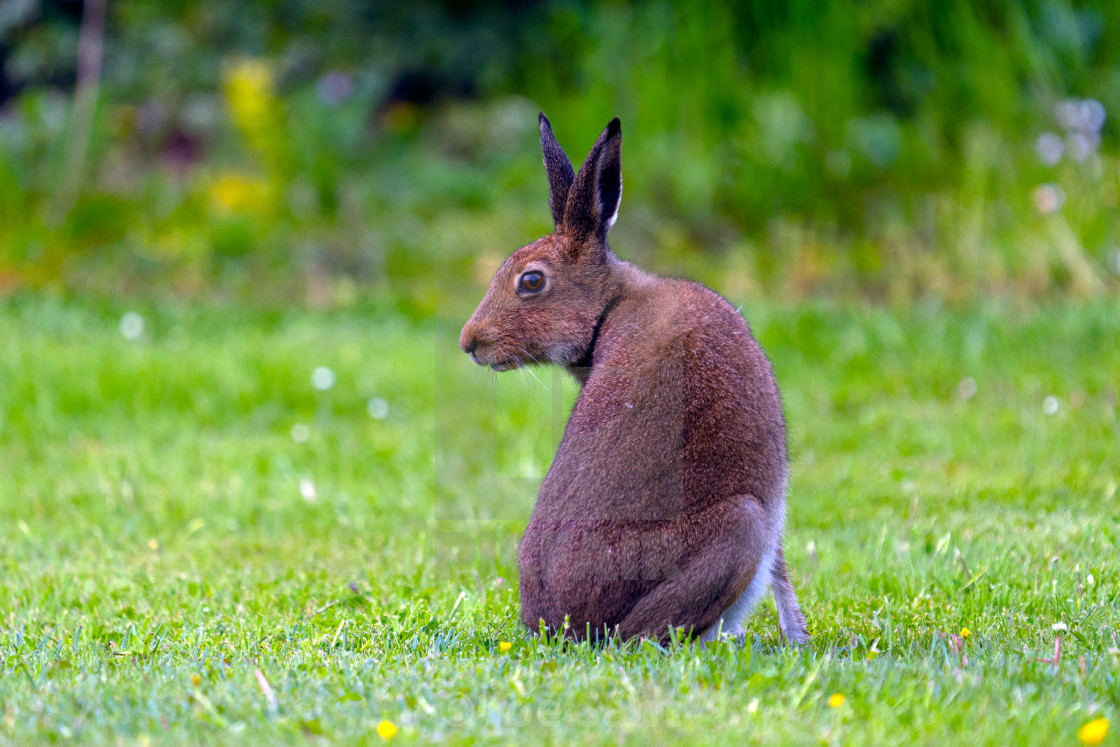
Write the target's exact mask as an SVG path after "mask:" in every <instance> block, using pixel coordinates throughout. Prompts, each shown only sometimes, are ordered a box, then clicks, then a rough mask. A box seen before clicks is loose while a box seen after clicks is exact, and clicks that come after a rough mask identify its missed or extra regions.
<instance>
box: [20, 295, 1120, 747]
mask: <svg viewBox="0 0 1120 747" xmlns="http://www.w3.org/2000/svg"><path fill="white" fill-rule="evenodd" d="M126 311H128V307H125V306H121V305H119V304H113V305H97V304H93V303H89V302H82V303H73V302H67V303H63V302H59V301H55V300H52V299H51V298H49V297H47V298H31V297H28V296H17V297H16V298H14V299H11V300H8V301H6V302H3V303H0V381H3V382H4V386H3V387H0V464H2V465H3V469H2V470H0V573H2V574H3V577H4V583H3V584H0V610H3V614H2V615H0V741H5V742H12V743H17V744H23V743H29V742H33V741H46V740H51V741H53V740H56V739H66V738H74V739H78V740H81V741H87V742H103V741H109V742H113V741H120V740H123V741H127V742H133V741H136V742H147V741H150V742H152V743H182V742H191V743H199V742H205V743H208V744H209V743H230V744H233V743H237V744H244V743H257V742H265V741H267V742H276V741H282V742H297V741H304V740H306V739H308V738H314V737H317V736H322V737H325V738H327V739H330V740H332V741H338V742H354V741H372V742H379V741H380V739H379V738H378V737H376V736H375V735H374V734H375V731H374V730H375V728H376V726H377V725H378V723H379V722H380V721H382V720H389V721H392V722H393V723H394V724H396V725H398V726H399V727H400V733H399V734H398V735H397V736H396V737H395V739H397V740H400V741H401V742H412V741H418V742H419V741H423V742H432V741H451V742H455V743H477V742H490V741H495V742H499V741H500V742H508V741H515V740H519V739H520V740H521V741H524V740H525V739H526V738H527V739H529V740H530V741H534V742H543V743H573V742H591V743H616V742H618V741H627V742H650V741H654V742H656V743H665V742H680V743H685V744H695V743H728V744H742V743H744V742H754V743H766V744H771V743H772V744H791V743H792V744H808V743H814V744H816V743H820V742H826V743H838V744H847V743H854V742H861V743H869V744H878V743H890V744H899V743H907V744H908V743H931V744H932V743H947V742H953V741H959V740H960V739H962V738H965V735H967V739H968V741H970V742H975V743H979V744H1007V743H1014V744H1031V743H1034V744H1055V743H1073V742H1074V740H1075V738H1076V737H1075V735H1076V732H1077V729H1078V728H1079V727H1080V726H1081V725H1082V724H1084V723H1085V722H1087V721H1089V720H1090V719H1092V718H1095V717H1097V716H1105V717H1107V718H1109V719H1110V720H1111V721H1112V723H1113V725H1114V728H1115V724H1116V723H1117V722H1118V720H1120V690H1118V689H1117V682H1120V679H1118V677H1117V674H1118V671H1117V666H1118V665H1117V659H1116V641H1115V637H1116V634H1117V633H1116V631H1117V628H1118V626H1120V592H1118V588H1120V587H1118V585H1117V584H1118V577H1117V573H1116V568H1115V558H1116V555H1117V552H1118V543H1120V522H1118V517H1120V511H1117V500H1118V494H1117V483H1118V481H1120V450H1118V449H1117V448H1116V446H1117V443H1118V439H1120V432H1118V425H1117V382H1116V378H1115V373H1116V371H1117V370H1120V348H1118V347H1117V346H1116V345H1115V344H1114V343H1115V340H1117V339H1120V313H1118V309H1117V306H1116V304H1115V303H1114V302H1107V303H1105V302H1097V303H1094V304H1090V305H1088V306H1053V307H1050V308H1047V309H1044V310H1041V311H1038V310H1036V311H1031V312H1027V311H1024V310H1023V309H1022V308H1021V307H1017V306H1011V305H1009V306H1000V305H986V306H981V307H976V308H972V309H970V310H967V311H954V312H945V311H939V310H937V309H936V308H933V307H930V306H916V307H914V308H913V309H912V310H911V311H909V312H907V313H904V314H889V313H887V312H884V311H881V310H867V309H863V310H853V309H844V308H837V307H834V306H829V305H823V304H810V305H806V306H805V307H803V308H800V309H798V310H788V309H783V308H781V307H778V306H769V305H763V306H756V305H751V306H749V307H748V308H747V310H746V313H747V316H748V318H749V319H750V320H751V323H752V326H753V328H754V330H755V331H756V333H757V334H758V336H759V338H760V339H761V341H762V342H763V344H764V345H765V346H766V348H767V350H768V351H769V353H770V355H771V357H772V359H773V361H774V365H775V369H776V372H777V375H778V378H779V381H780V382H781V384H782V386H783V392H784V397H785V402H786V406H787V412H788V417H789V421H790V423H791V429H792V430H791V447H792V453H793V456H794V462H793V480H792V495H791V501H790V517H789V536H788V542H787V547H788V555H789V557H790V563H791V567H792V569H793V573H794V578H795V582H796V584H797V586H798V588H799V593H800V595H801V599H802V602H803V604H804V606H805V609H806V613H807V616H808V619H809V625H810V629H811V631H812V633H813V635H814V643H813V646H812V647H811V648H808V649H805V650H803V651H796V650H790V649H787V648H784V647H783V646H782V645H781V644H780V643H779V641H778V640H777V636H776V626H775V623H774V611H773V606H772V603H770V602H766V603H765V604H763V605H762V607H761V609H760V610H759V612H758V613H757V614H756V615H755V616H754V617H752V618H751V620H750V624H749V637H748V639H747V642H746V644H745V645H744V646H738V645H735V644H732V643H722V644H719V645H716V646H713V647H710V648H705V649H702V650H693V649H691V648H689V647H687V645H686V644H675V645H674V646H672V647H671V648H672V650H671V651H670V652H669V653H666V652H664V651H661V650H659V649H658V648H657V647H655V646H652V645H649V644H631V645H628V646H608V647H605V648H601V649H596V648H589V647H587V646H572V645H568V644H562V643H560V642H558V641H553V640H547V639H541V638H538V637H536V636H533V635H530V634H529V633H528V632H527V631H525V630H523V629H522V628H521V627H520V624H519V622H518V610H517V597H516V586H517V582H516V541H517V537H518V536H519V534H520V532H521V531H522V529H523V527H524V525H525V521H526V519H527V517H528V514H529V511H530V508H531V505H532V502H533V497H534V495H535V488H536V485H537V483H538V482H539V480H540V479H541V477H542V476H543V473H544V470H545V469H547V465H548V462H549V459H550V458H551V454H552V451H553V448H554V447H555V440H556V438H557V437H558V435H559V428H560V427H562V425H563V422H564V417H565V415H566V410H567V406H566V403H567V402H568V401H570V397H571V394H572V389H571V384H570V383H569V382H566V380H565V379H563V378H560V377H559V376H557V377H553V376H552V375H551V372H548V371H540V372H538V373H537V374H536V375H535V376H533V375H530V374H529V373H528V372H521V373H510V374H503V375H500V376H497V377H496V378H495V377H494V376H493V375H492V374H489V373H488V372H486V371H483V370H480V369H478V368H476V367H474V366H472V365H471V364H470V362H469V361H468V360H467V359H466V357H465V356H463V355H462V354H461V353H459V352H458V351H457V349H456V346H455V334H456V329H455V328H454V326H453V325H450V324H445V323H442V322H427V323H424V324H419V325H418V324H413V323H408V322H405V321H403V320H402V319H401V318H400V317H399V316H395V315H392V314H387V313H385V310H384V309H381V308H375V307H359V308H356V309H353V310H350V311H346V312H334V313H329V314H328V313H307V312H298V313H297V312H266V311H253V310H249V309H246V308H243V307H239V306H234V305H226V306H210V307H205V308H204V307H199V306H194V307H184V306H178V305H174V304H171V305H168V304H160V305H158V306H157V305H152V306H147V305H144V306H141V307H139V308H138V309H136V310H133V311H132V312H131V313H132V314H135V313H136V311H139V313H140V314H141V315H142V316H140V317H136V316H131V315H128V316H126ZM122 331H124V332H127V333H128V337H126V336H123V335H122ZM317 366H327V367H329V368H330V369H331V370H332V371H333V372H334V373H335V381H334V385H333V387H331V388H329V389H326V390H322V391H318V390H316V389H314V388H313V387H312V383H311V379H312V371H313V369H314V368H315V367H317ZM1049 397H1053V398H1054V400H1053V402H1052V403H1049V402H1048V399H1047V398H1049ZM374 399H376V400H383V402H381V403H379V404H378V403H375V404H371V403H370V400H374ZM371 413H372V414H375V415H377V416H378V417H376V418H375V417H371ZM1054 626H1058V628H1059V629H1055V627H1054ZM1061 626H1064V629H1060V628H1061ZM963 628H967V629H968V630H969V635H968V637H967V638H963V639H962V638H961V637H960V634H961V631H962V629H963ZM1059 636H1060V637H1061V657H1060V659H1059V660H1058V662H1057V663H1056V664H1051V663H1048V662H1047V661H1043V660H1046V659H1050V658H1051V657H1053V654H1054V645H1055V640H1056V639H1057V638H1058V637H1059ZM501 641H507V642H510V643H512V646H511V648H510V650H509V651H508V652H507V651H502V650H501V647H500V645H499V643H500V642H501ZM258 671H259V672H260V676H261V678H263V681H264V683H266V684H265V685H262V684H261V680H260V679H258V677H257V674H256V673H257V672H258ZM266 687H267V691H266V689H265V688H266ZM269 692H271V695H269V694H268V693H269ZM834 693H839V694H842V695H844V696H845V702H844V703H843V704H842V705H839V706H837V707H830V706H829V704H828V699H829V697H830V696H831V695H832V694H834Z"/></svg>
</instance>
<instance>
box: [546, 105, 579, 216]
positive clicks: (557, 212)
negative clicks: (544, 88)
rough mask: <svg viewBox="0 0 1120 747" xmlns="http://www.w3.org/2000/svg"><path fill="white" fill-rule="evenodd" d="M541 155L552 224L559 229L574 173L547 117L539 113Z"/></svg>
mask: <svg viewBox="0 0 1120 747" xmlns="http://www.w3.org/2000/svg"><path fill="white" fill-rule="evenodd" d="M540 124H541V153H542V154H543V155H544V171H545V173H546V174H547V175H548V206H549V207H550V208H552V222H553V223H555V224H556V227H557V228H560V224H561V223H563V222H564V209H565V207H566V206H567V204H568V192H570V191H571V189H572V180H574V179H575V178H576V172H575V171H573V170H572V162H571V161H569V160H568V156H567V155H565V154H564V149H563V148H561V147H560V143H558V142H556V136H555V135H553V134H552V125H550V124H549V123H548V117H546V116H545V115H544V112H541V118H540Z"/></svg>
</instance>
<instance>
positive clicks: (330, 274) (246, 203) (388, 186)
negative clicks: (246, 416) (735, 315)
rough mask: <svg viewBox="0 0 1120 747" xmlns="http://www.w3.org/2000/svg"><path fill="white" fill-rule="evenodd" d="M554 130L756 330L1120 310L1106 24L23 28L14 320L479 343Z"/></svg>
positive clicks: (634, 230) (39, 17) (13, 93)
mask: <svg viewBox="0 0 1120 747" xmlns="http://www.w3.org/2000/svg"><path fill="white" fill-rule="evenodd" d="M540 110H543V111H545V112H546V113H547V114H548V115H549V116H550V118H551V119H552V122H553V126H554V129H555V131H556V133H557V136H558V138H559V140H560V142H561V144H562V145H563V146H564V147H565V148H566V150H567V151H568V154H569V156H570V157H571V158H572V159H573V160H575V162H576V164H577V165H578V163H579V162H580V160H581V159H582V158H583V156H584V154H586V152H587V149H588V148H589V147H590V145H591V143H592V142H593V140H594V138H595V137H596V136H597V135H598V133H599V132H600V130H601V129H602V128H603V126H604V125H605V124H606V122H607V121H608V120H609V119H610V117H612V116H614V115H616V114H617V115H619V116H621V118H622V122H623V131H624V138H625V146H624V149H623V163H624V178H625V183H626V192H625V199H624V201H623V206H622V212H621V219H620V221H619V223H618V225H617V226H616V228H615V230H614V231H613V232H612V244H613V245H614V247H615V249H616V250H617V251H618V252H619V253H620V254H621V255H622V256H624V257H625V258H627V259H632V260H636V261H638V262H639V263H642V264H645V265H647V266H648V267H650V268H652V269H655V270H658V271H662V272H668V273H681V274H686V275H689V276H691V277H693V278H696V279H700V280H703V281H707V282H709V283H711V284H713V285H714V286H715V287H716V288H717V289H719V290H721V291H722V292H724V293H725V294H727V295H729V296H730V297H733V298H735V299H737V300H742V299H745V298H749V297H756V296H763V297H768V298H778V299H792V300H797V299H801V298H805V297H807V296H828V297H842V298H852V299H867V300H871V301H876V302H887V303H890V304H906V303H908V302H911V301H913V300H923V299H931V298H932V299H936V300H937V301H939V302H940V301H944V302H949V303H953V302H962V301H968V300H969V299H973V298H976V297H980V296H983V297H990V296H993V295H995V296H1014V297H1016V298H1022V299H1027V300H1030V301H1037V300H1041V299H1045V298H1047V297H1052V296H1056V295H1060V296H1075V297H1078V298H1087V297H1092V296H1101V295H1108V294H1115V293H1116V291H1117V290H1118V289H1120V212H1118V210H1117V207H1118V194H1120V160H1118V152H1120V151H1118V145H1120V138H1118V129H1117V113H1120V5H1118V4H1116V3H1115V2H1112V1H1111V0H1101V2H1085V3H1081V2H1077V3H1074V2H1068V1H1067V0H1029V1H1028V2H1022V3H1005V2H1002V1H998V2H997V1H988V2H984V1H980V2H977V1H974V0H969V1H967V2H966V1H964V0H876V1H874V2H861V3H849V2H830V1H827V0H825V1H814V2H806V1H804V0H791V1H790V2H785V3H773V2H770V1H769V0H765V1H763V0H756V1H754V2H742V3H735V4H724V3H718V2H706V1H698V2H692V3H688V4H687V5H682V4H672V3H657V2H654V3H636V2H635V3H631V2H597V1H592V0H587V1H583V0H566V1H564V2H512V1H511V2H466V1H463V0H443V1H439V0H420V1H419V2H410V3H396V2H367V1H366V0H261V1H260V2H253V3H246V2H243V1H242V0H182V1H181V2H176V3H164V2H143V1H141V0H87V2H85V3H83V2H80V0H3V2H2V3H0V294H8V295H11V294H18V293H20V292H21V291H36V292H43V291H46V292H53V293H59V294H64V295H89V296H100V297H120V296H121V295H135V296H141V297H147V298H163V297H171V296H174V297H179V298H185V299H198V298H214V297H217V298H222V299H237V300H245V301H249V302H253V303H262V304H267V305H271V304H288V303H292V302H298V303H301V304H307V305H311V306H329V307H335V306H347V305H353V304H363V303H365V302H367V301H369V300H370V299H376V303H377V304H378V306H380V307H384V308H385V309H387V310H393V311H396V312H400V313H404V314H406V315H409V316H413V317H430V316H432V315H437V316H438V315H442V314H444V313H447V314H454V315H461V314H463V313H466V312H469V310H470V308H471V306H473V303H474V302H475V300H477V294H478V286H479V285H481V284H483V283H485V282H486V280H487V279H488V277H489V274H490V272H491V271H492V269H493V267H494V266H495V265H496V264H497V262H498V261H500V259H501V258H503V257H504V256H505V255H506V254H507V253H509V252H510V251H511V250H512V249H514V248H516V247H517V246H519V245H521V244H524V243H527V242H528V241H530V240H532V239H534V238H536V237H537V236H539V235H541V234H543V233H546V232H547V231H548V230H550V228H551V224H550V221H549V212H548V209H547V187H546V183H545V179H544V172H543V168H542V167H541V163H540V157H539V153H538V144H537V120H536V115H537V112H538V111H540ZM440 278H444V279H447V278H452V279H455V281H454V282H442V281H441V280H440ZM460 296H461V297H460Z"/></svg>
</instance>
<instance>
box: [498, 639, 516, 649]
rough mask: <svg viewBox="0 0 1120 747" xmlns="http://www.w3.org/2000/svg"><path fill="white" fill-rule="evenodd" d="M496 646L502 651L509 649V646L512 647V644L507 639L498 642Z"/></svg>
mask: <svg viewBox="0 0 1120 747" xmlns="http://www.w3.org/2000/svg"><path fill="white" fill-rule="evenodd" d="M498 648H500V649H501V650H502V651H509V650H510V649H511V648H513V644H512V643H510V642H509V641H502V642H501V643H499V644H498Z"/></svg>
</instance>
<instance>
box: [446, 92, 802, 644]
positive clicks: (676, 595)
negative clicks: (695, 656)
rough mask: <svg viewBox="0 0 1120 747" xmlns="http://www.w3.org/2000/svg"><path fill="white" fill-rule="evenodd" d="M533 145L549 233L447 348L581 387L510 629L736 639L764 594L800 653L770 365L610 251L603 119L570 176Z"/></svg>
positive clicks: (706, 308) (548, 147)
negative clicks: (556, 371) (550, 367)
mask: <svg viewBox="0 0 1120 747" xmlns="http://www.w3.org/2000/svg"><path fill="white" fill-rule="evenodd" d="M540 135H541V148H542V149H543V150H544V165H545V171H546V172H547V174H548V185H549V190H550V205H551V208H552V218H553V220H554V222H555V224H556V231H555V232H554V233H551V234H549V235H548V236H545V237H544V238H541V239H538V240H537V241H534V242H533V243H531V244H529V245H528V246H525V247H522V248H521V249H518V250H517V251H516V252H514V253H513V254H512V255H511V256H510V257H509V258H508V259H507V260H506V261H505V263H503V264H502V266H501V267H500V268H499V269H498V271H497V274H495V276H494V279H493V281H492V282H491V284H490V288H489V290H488V291H487V292H486V295H485V296H484V297H483V299H482V302H481V303H480V304H479V306H478V308H477V309H476V310H475V312H474V314H473V315H472V316H471V318H470V321H468V322H467V324H466V326H464V327H463V332H462V336H461V337H460V338H459V345H460V347H462V349H463V351H464V352H466V353H468V354H469V355H470V357H471V360H473V361H474V362H475V363H477V364H479V365H483V366H489V367H491V368H492V369H494V370H496V371H507V370H510V369H513V368H517V367H519V366H524V365H529V364H537V363H555V364H557V365H560V366H564V367H565V368H567V370H568V371H569V372H571V374H572V375H573V376H574V377H575V378H576V379H577V380H578V382H579V383H580V385H581V390H580V393H579V397H578V399H577V400H576V403H575V407H574V408H573V409H572V413H571V417H570V418H569V420H568V425H567V428H566V430H565V432H564V437H563V439H562V441H561V442H560V447H559V449H558V450H557V452H556V459H555V460H554V461H553V463H552V467H551V468H550V469H549V471H548V476H547V477H546V478H545V480H544V483H543V484H542V485H541V489H540V495H539V497H538V499H537V504H536V507H535V508H534V509H533V515H532V518H531V519H530V521H529V526H528V528H527V529H526V531H525V536H524V537H523V538H522V541H521V546H520V550H519V554H518V555H519V565H520V571H521V607H522V609H521V618H522V620H523V621H524V622H525V624H526V625H527V626H529V627H530V628H531V629H534V630H535V629H537V627H538V626H539V624H540V621H542V620H543V621H544V623H545V624H546V625H547V626H548V627H549V628H550V629H551V630H553V631H558V630H564V629H565V623H566V622H567V623H568V626H567V628H566V630H567V635H569V636H572V637H575V638H576V639H582V638H584V637H586V636H592V637H595V638H601V637H603V636H605V635H614V636H618V637H621V638H622V639H629V638H632V637H634V636H648V637H651V638H656V639H660V640H665V639H666V638H667V637H668V636H669V634H670V629H672V628H676V629H683V630H684V631H686V632H691V633H693V634H695V635H698V636H699V639H700V640H701V641H708V640H713V639H714V638H716V637H717V636H719V635H720V633H721V632H722V633H727V634H730V635H733V636H737V637H741V636H743V635H744V632H743V621H744V619H745V618H746V616H747V615H748V614H749V612H750V611H751V608H752V607H753V606H754V604H755V602H757V601H758V599H759V597H760V596H761V595H762V593H763V592H764V591H765V590H766V588H767V586H772V587H773V590H774V597H775V599H776V601H777V607H778V624H779V628H780V630H781V633H782V634H783V635H784V636H785V637H786V638H787V639H788V640H790V641H795V642H804V641H807V640H808V638H809V636H808V633H807V632H806V629H805V619H804V617H802V614H801V610H800V608H799V606H798V603H797V597H796V595H795V593H794V590H793V586H792V585H791V584H790V581H789V576H788V575H787V572H786V564H785V558H784V556H783V554H782V530H783V526H784V522H785V512H786V508H785V507H786V504H785V493H786V480H787V475H788V464H787V457H786V431H785V421H784V419H783V417H782V405H781V400H780V399H779V395H778V387H777V384H776V383H775V381H774V374H773V372H772V370H771V368H770V363H769V361H768V360H767V359H766V356H765V354H764V353H763V352H762V349H761V348H760V347H759V345H758V342H756V341H755V339H754V337H753V336H752V335H751V331H750V328H749V327H748V326H747V323H746V321H744V319H743V317H742V316H740V315H739V313H738V312H737V311H736V310H735V308H734V307H733V306H732V305H731V304H730V303H728V302H727V301H726V300H725V299H723V298H722V297H721V296H719V295H718V294H716V293H715V292H713V291H711V290H709V289H708V288H706V287H704V286H702V285H699V284H697V283H693V282H689V281H686V280H676V279H670V278H662V277H657V276H654V275H651V274H649V273H647V272H644V271H643V270H641V269H639V268H638V267H636V266H635V265H632V264H630V263H628V262H624V261H622V260H620V259H618V258H617V257H615V255H614V254H613V253H611V250H610V248H609V247H608V246H607V232H608V231H609V230H610V228H611V226H612V225H613V224H614V222H615V218H616V217H617V215H618V206H619V203H620V201H621V198H622V170H621V165H622V162H621V153H622V127H621V125H620V124H619V120H618V119H617V118H615V119H614V120H612V121H611V123H610V124H609V125H607V128H606V130H604V131H603V134H602V135H600V136H599V139H598V140H597V141H596V142H595V145H594V146H593V147H592V148H591V152H590V153H589V154H588V156H587V160H585V161H584V162H583V166H581V167H580V170H579V172H578V173H575V172H573V170H572V165H571V163H570V162H569V161H568V158H567V156H566V155H565V154H564V151H563V149H561V147H560V145H559V144H558V143H557V142H556V139H555V137H554V136H553V134H552V128H551V127H550V125H549V122H548V119H547V118H545V116H544V115H543V114H541V116H540Z"/></svg>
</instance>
